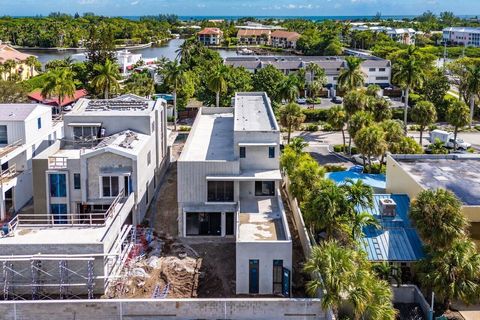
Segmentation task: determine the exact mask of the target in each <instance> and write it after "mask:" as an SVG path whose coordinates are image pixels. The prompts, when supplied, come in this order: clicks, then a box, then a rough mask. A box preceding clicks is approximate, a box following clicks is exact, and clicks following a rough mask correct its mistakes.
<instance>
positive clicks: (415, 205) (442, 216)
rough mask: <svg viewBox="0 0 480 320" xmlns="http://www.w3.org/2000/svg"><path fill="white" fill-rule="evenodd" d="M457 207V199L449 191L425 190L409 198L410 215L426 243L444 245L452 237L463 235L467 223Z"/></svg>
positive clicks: (445, 245) (448, 242)
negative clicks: (411, 199)
mask: <svg viewBox="0 0 480 320" xmlns="http://www.w3.org/2000/svg"><path fill="white" fill-rule="evenodd" d="M461 208H462V204H461V202H460V200H458V198H457V197H456V196H455V195H454V194H453V193H452V192H450V191H448V190H444V189H437V190H425V191H422V192H420V194H419V195H418V196H417V198H416V199H415V200H413V202H412V205H411V208H410V217H411V219H412V222H413V224H414V225H415V227H416V228H417V230H418V233H419V234H420V237H421V238H422V240H423V241H424V242H425V243H426V244H429V245H431V246H435V247H436V248H445V247H447V246H448V245H449V244H450V243H451V241H452V239H453V238H461V237H464V236H465V228H466V227H467V225H468V222H467V220H466V218H465V216H464V215H463V213H462V209H461Z"/></svg>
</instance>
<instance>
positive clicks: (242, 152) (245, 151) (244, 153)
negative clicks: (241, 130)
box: [240, 147, 247, 158]
mask: <svg viewBox="0 0 480 320" xmlns="http://www.w3.org/2000/svg"><path fill="white" fill-rule="evenodd" d="M246 155H247V150H246V149H245V147H240V158H245V156H246Z"/></svg>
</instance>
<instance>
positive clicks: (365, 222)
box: [350, 211, 380, 241]
mask: <svg viewBox="0 0 480 320" xmlns="http://www.w3.org/2000/svg"><path fill="white" fill-rule="evenodd" d="M350 225H351V228H352V232H351V235H350V236H351V239H352V241H358V240H359V238H360V237H361V236H363V228H365V227H375V228H380V224H379V223H378V221H377V219H375V218H374V217H373V216H372V215H371V214H370V213H368V212H365V211H361V212H357V211H355V214H354V215H353V217H352V218H351V221H350Z"/></svg>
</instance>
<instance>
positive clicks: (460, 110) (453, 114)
mask: <svg viewBox="0 0 480 320" xmlns="http://www.w3.org/2000/svg"><path fill="white" fill-rule="evenodd" d="M469 116H470V115H469V110H468V106H467V105H466V104H465V103H464V102H463V101H459V100H455V101H452V102H451V103H450V105H449V106H448V107H447V115H446V118H447V122H448V123H449V124H451V125H452V126H453V127H454V129H453V149H454V150H457V134H458V129H459V128H462V127H465V126H466V125H467V124H468V121H469Z"/></svg>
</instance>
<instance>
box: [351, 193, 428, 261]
mask: <svg viewBox="0 0 480 320" xmlns="http://www.w3.org/2000/svg"><path fill="white" fill-rule="evenodd" d="M381 199H392V200H393V201H394V202H395V203H396V209H395V216H394V217H385V216H382V214H381V204H380V200H381ZM356 210H357V211H358V212H367V213H369V214H370V215H372V216H373V217H374V218H375V219H376V220H377V221H378V223H379V224H380V226H381V228H379V229H377V228H375V227H371V226H368V227H364V228H363V230H362V231H363V234H364V235H363V237H362V239H361V241H360V243H361V245H362V246H363V248H364V250H365V251H366V252H367V256H368V259H369V260H370V261H398V262H408V261H418V260H420V259H422V258H423V257H424V252H423V246H422V241H421V240H420V237H419V236H418V233H417V231H416V230H415V228H414V227H413V226H412V224H411V222H410V219H409V216H408V212H409V210H410V198H409V197H408V196H407V195H404V194H375V195H374V196H373V206H372V207H371V208H365V207H358V208H356Z"/></svg>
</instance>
